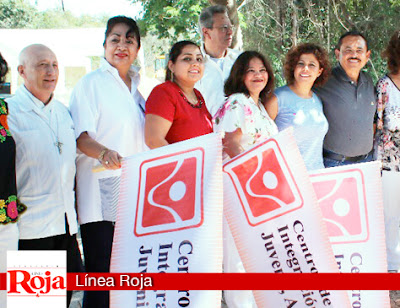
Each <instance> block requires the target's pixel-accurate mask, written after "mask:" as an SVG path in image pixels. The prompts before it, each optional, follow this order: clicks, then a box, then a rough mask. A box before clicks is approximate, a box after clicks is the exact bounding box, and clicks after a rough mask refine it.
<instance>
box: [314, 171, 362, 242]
mask: <svg viewBox="0 0 400 308" xmlns="http://www.w3.org/2000/svg"><path fill="white" fill-rule="evenodd" d="M311 181H312V183H313V186H314V190H315V193H316V195H317V197H318V202H319V205H320V207H321V210H322V214H323V216H324V221H325V223H326V225H327V229H328V234H329V238H330V241H331V243H336V244H337V243H357V242H365V241H367V240H368V237H369V227H368V213H367V202H366V197H365V184H364V178H363V174H362V172H361V170H357V169H354V170H349V171H347V170H346V171H341V172H335V173H331V174H324V175H318V176H311Z"/></svg>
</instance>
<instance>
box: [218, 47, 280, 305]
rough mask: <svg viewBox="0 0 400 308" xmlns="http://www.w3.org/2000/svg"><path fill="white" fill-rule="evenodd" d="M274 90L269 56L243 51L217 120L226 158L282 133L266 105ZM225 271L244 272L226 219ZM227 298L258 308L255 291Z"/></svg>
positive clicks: (229, 294) (227, 84)
mask: <svg viewBox="0 0 400 308" xmlns="http://www.w3.org/2000/svg"><path fill="white" fill-rule="evenodd" d="M273 89H274V74H273V71H272V68H271V65H270V64H269V63H268V61H267V60H266V59H265V57H264V56H263V55H262V54H260V53H258V52H256V51H245V52H243V53H242V54H241V55H240V56H239V57H238V58H237V60H236V62H235V63H234V64H233V66H232V70H231V72H230V74H229V77H228V79H227V80H226V82H225V89H224V90H225V95H227V96H228V98H227V100H226V102H225V104H224V105H222V106H221V107H220V109H219V110H218V111H217V113H216V114H215V116H214V118H213V122H214V131H223V132H225V137H224V139H223V145H224V153H225V159H228V158H229V157H230V158H232V157H235V156H237V155H239V154H240V153H242V152H243V151H245V150H247V149H249V148H250V147H251V146H253V145H255V144H257V143H259V142H262V141H263V140H265V139H268V138H269V137H271V136H272V135H274V134H276V133H277V132H278V129H277V127H276V125H275V123H274V121H272V120H271V118H270V117H269V115H268V113H267V112H266V110H265V109H264V105H263V103H265V101H266V99H267V98H268V97H269V96H270V95H271V93H272V91H273ZM228 156H229V157H228ZM224 272H225V273H235V272H239V273H240V272H244V268H243V264H242V262H241V260H240V257H239V253H238V251H237V249H236V246H235V243H234V240H233V237H232V234H231V232H230V231H229V228H228V225H227V222H226V220H225V219H224ZM224 296H225V301H226V303H227V305H228V307H229V308H253V307H256V304H255V301H254V298H253V294H252V292H251V291H224Z"/></svg>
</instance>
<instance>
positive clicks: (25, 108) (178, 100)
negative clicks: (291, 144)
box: [0, 6, 400, 308]
mask: <svg viewBox="0 0 400 308" xmlns="http://www.w3.org/2000/svg"><path fill="white" fill-rule="evenodd" d="M199 23H200V31H201V35H202V41H203V43H202V46H200V47H199V46H198V45H197V44H195V43H193V42H191V41H180V42H178V43H176V44H174V45H173V46H172V48H171V51H170V53H169V59H168V66H167V70H166V78H165V82H164V83H162V84H160V85H158V86H156V87H155V88H154V89H153V91H152V92H151V94H150V96H149V97H148V99H147V101H145V99H144V98H143V96H142V95H141V93H140V92H139V90H138V85H139V82H140V76H139V73H138V71H139V70H138V68H136V67H134V66H133V65H132V64H133V62H134V60H135V59H136V57H137V54H138V51H139V49H140V46H141V42H140V33H139V28H138V26H137V24H136V22H135V21H134V20H133V19H131V18H129V17H125V16H117V17H113V18H111V19H110V20H109V21H108V23H107V29H106V33H105V40H104V43H103V46H104V59H102V62H101V66H100V68H99V69H97V70H95V71H93V72H91V73H89V74H87V75H86V76H84V77H83V78H82V79H81V80H80V81H79V82H78V84H77V85H76V86H75V89H74V91H73V93H72V95H71V100H70V106H69V110H68V109H67V107H65V106H64V105H62V104H61V103H60V102H58V101H57V100H56V99H55V98H54V95H53V92H54V89H55V87H56V84H57V80H58V62H57V58H56V56H55V54H54V53H53V52H52V51H51V50H50V49H49V48H48V47H46V46H44V45H39V44H36V45H30V46H28V47H26V48H24V49H23V50H22V51H21V54H20V58H19V66H18V72H19V74H20V76H21V77H22V78H23V80H24V84H23V85H22V86H21V87H20V88H19V89H18V90H17V92H16V93H15V95H14V96H13V97H12V98H10V99H7V100H6V102H5V101H3V100H0V148H1V160H2V164H0V174H1V175H2V177H1V185H0V211H2V212H0V223H1V224H2V226H0V239H1V240H0V257H1V258H2V259H1V260H0V264H1V266H3V267H2V268H1V271H5V251H6V250H15V249H17V248H19V249H25V250H29V249H31V250H66V251H67V271H68V272H80V271H83V266H82V260H81V256H80V252H79V248H78V245H77V240H76V233H77V232H78V223H77V221H78V222H79V225H80V231H81V237H82V246H83V254H84V260H85V270H86V271H88V272H108V271H109V267H110V259H111V251H112V242H113V236H114V225H115V221H116V211H117V203H118V192H119V190H118V188H119V182H120V176H121V169H120V168H121V160H122V158H123V157H128V156H131V155H134V154H136V153H139V152H143V151H146V150H149V148H150V149H154V148H157V147H161V146H165V145H168V144H170V143H175V142H179V141H183V140H186V139H190V138H193V137H197V136H201V135H204V134H208V133H211V132H213V131H216V132H219V131H223V132H224V133H225V134H224V138H223V145H224V159H229V158H232V157H234V156H236V155H238V154H240V153H242V152H243V151H245V150H247V149H248V148H250V147H251V146H253V145H254V144H257V143H259V142H261V141H263V140H265V139H266V138H269V137H271V136H273V135H274V134H276V133H278V131H279V130H282V129H285V128H286V127H289V126H293V127H294V137H295V139H296V141H297V143H298V146H299V149H300V152H301V154H302V156H303V159H304V161H305V165H306V167H307V169H308V170H309V171H310V170H315V169H320V168H324V166H326V167H331V166H338V165H343V164H351V163H359V162H364V161H370V160H372V159H373V144H374V142H373V140H374V131H375V129H374V127H375V126H376V133H375V139H376V142H375V145H376V151H375V155H376V157H377V158H378V159H380V160H382V162H383V170H384V171H383V179H384V183H385V180H386V179H387V181H388V182H390V184H387V185H388V186H387V187H389V186H390V187H393V189H391V191H390V192H391V193H395V192H396V191H400V190H399V189H397V190H396V189H395V188H396V185H397V184H398V183H399V184H400V178H399V174H400V173H399V171H400V168H399V164H398V163H399V160H400V152H399V151H398V144H399V142H400V140H399V138H400V134H399V132H398V126H400V117H399V115H400V112H399V111H398V108H399V107H400V90H399V89H400V71H399V69H400V31H397V32H396V33H395V34H394V35H393V37H392V38H391V40H390V42H389V45H388V47H387V49H386V51H385V53H384V55H385V57H386V58H387V60H388V69H389V74H388V75H386V76H385V77H383V78H382V79H381V80H380V81H379V82H378V86H377V90H378V96H376V92H375V87H374V85H373V83H372V80H371V78H370V77H369V76H368V75H367V74H366V73H364V72H362V68H363V67H364V66H365V64H366V63H367V61H368V59H369V56H370V50H369V48H368V43H367V40H366V38H365V37H364V36H363V35H362V34H361V33H358V32H348V33H345V34H344V35H342V37H341V38H340V40H339V43H338V45H337V48H336V49H335V54H336V58H337V60H338V65H337V66H336V67H335V68H334V69H333V70H332V72H331V68H330V64H329V60H328V55H327V52H326V51H325V50H324V49H323V48H321V47H320V46H318V45H316V44H312V43H305V44H301V45H298V46H294V47H293V48H292V49H291V50H290V51H289V53H288V54H287V55H286V58H285V62H284V76H285V78H286V81H287V85H286V86H284V87H281V88H279V89H276V90H275V84H274V83H275V82H274V81H275V78H274V73H273V69H272V66H271V64H270V63H269V62H268V60H267V59H266V57H265V56H264V55H262V54H260V53H259V52H256V51H245V52H243V53H240V52H239V51H237V50H233V49H230V48H229V47H230V45H231V43H232V34H233V26H232V24H231V21H230V20H229V17H228V14H227V10H226V8H225V7H223V6H211V7H208V8H205V9H204V10H203V11H202V13H201V15H200V18H199ZM6 72H7V64H6V62H5V60H4V59H3V58H1V73H2V78H3V77H4V75H5V73H6ZM374 119H375V120H374ZM374 121H375V122H374ZM76 153H78V154H76ZM14 165H15V168H14ZM99 166H101V167H102V169H103V171H101V172H93V170H94V169H96V168H98V167H99ZM385 185H386V184H385ZM75 192H76V193H75ZM75 195H76V204H77V206H76V211H75ZM17 197H18V200H17ZM385 202H387V203H388V204H390V206H386V205H385V211H386V212H385V219H386V225H387V241H388V243H387V246H388V260H389V268H388V269H389V270H397V269H398V268H399V266H400V255H399V253H400V250H399V249H398V248H397V245H398V242H399V222H400V221H399V217H400V210H399V209H400V195H399V196H396V197H393V195H391V196H390V198H389V197H388V195H385ZM387 209H390V211H389V212H388V211H387ZM21 213H23V214H22V215H21V216H20V217H19V223H18V227H17V225H16V224H15V221H16V220H17V218H18V215H19V214H21ZM224 234H225V235H226V236H225V235H224V237H225V238H226V240H225V239H224V252H225V253H224V254H225V256H226V258H225V259H224V267H225V271H226V272H230V271H237V270H238V271H240V267H241V264H240V258H238V256H237V252H236V251H235V247H234V244H233V241H232V238H231V235H230V234H229V230H226V232H225V231H224ZM232 256H233V257H232ZM235 256H236V257H235ZM3 295H4V294H2V296H3ZM67 299H68V303H67V304H68V305H69V302H70V299H71V293H70V292H69V293H68V298H67ZM0 300H2V302H1V303H2V305H1V306H2V307H3V303H4V300H5V299H4V296H3V297H2V298H1V299H0ZM226 302H227V304H228V307H251V306H252V305H255V304H254V301H253V300H252V296H251V294H249V293H243V294H241V293H238V292H232V293H229V292H228V293H226ZM4 305H5V304H4ZM108 305H109V292H93V291H91V292H86V294H85V298H84V307H89V308H90V307H96V308H101V307H108Z"/></svg>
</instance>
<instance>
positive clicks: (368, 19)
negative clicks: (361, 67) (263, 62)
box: [242, 0, 400, 86]
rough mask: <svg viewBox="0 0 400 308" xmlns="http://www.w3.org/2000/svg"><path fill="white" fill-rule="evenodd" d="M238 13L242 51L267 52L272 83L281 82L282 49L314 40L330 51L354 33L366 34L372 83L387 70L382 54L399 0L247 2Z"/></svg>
mask: <svg viewBox="0 0 400 308" xmlns="http://www.w3.org/2000/svg"><path fill="white" fill-rule="evenodd" d="M242 14H243V16H244V19H245V23H246V24H247V26H246V27H245V28H242V29H243V39H244V47H245V49H247V50H249V49H257V50H259V51H261V52H263V53H264V54H266V55H267V56H268V57H269V59H270V61H271V62H272V63H273V66H274V68H275V72H276V74H277V85H278V86H279V85H283V84H284V83H285V81H284V79H283V77H282V61H283V58H284V56H285V54H286V53H287V51H288V50H289V49H290V48H291V47H292V46H293V45H295V44H298V43H301V42H314V43H318V44H320V45H321V46H323V47H324V48H325V49H326V50H327V51H328V52H330V56H331V60H332V63H333V65H334V64H335V63H336V60H335V58H334V53H333V50H334V49H335V45H336V43H337V41H338V39H339V37H340V36H341V35H342V34H343V33H344V32H346V31H348V30H352V29H357V30H359V31H361V32H362V33H363V34H365V35H366V36H367V38H368V39H369V42H370V49H371V50H372V54H371V61H370V64H368V65H367V70H368V71H369V73H371V75H372V77H373V78H374V79H375V80H376V79H377V78H379V77H381V76H382V75H383V74H384V73H385V72H386V64H385V61H384V60H383V59H382V58H381V51H382V50H383V49H384V48H385V46H386V44H387V42H388V40H389V38H390V36H391V35H392V33H393V32H394V31H395V30H396V28H398V27H399V25H400V24H399V16H400V0H391V1H390V0H382V1H380V0H369V1H362V0H335V1H333V0H302V1H296V0H288V1H285V0H276V1H268V0H249V1H248V2H246V5H245V6H244V7H243V11H242Z"/></svg>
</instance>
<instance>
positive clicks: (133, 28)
mask: <svg viewBox="0 0 400 308" xmlns="http://www.w3.org/2000/svg"><path fill="white" fill-rule="evenodd" d="M117 24H125V25H127V26H128V28H129V30H128V32H127V33H126V36H127V37H128V36H129V35H131V34H133V36H134V37H135V39H136V41H137V43H138V48H140V32H139V27H138V25H137V23H136V21H134V20H133V19H132V18H130V17H126V16H121V15H120V16H114V17H111V18H110V19H109V20H108V21H107V28H106V33H105V38H104V43H103V46H104V45H105V44H106V40H107V37H108V36H109V35H110V33H111V31H112V29H113V28H114V26H115V25H117Z"/></svg>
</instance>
